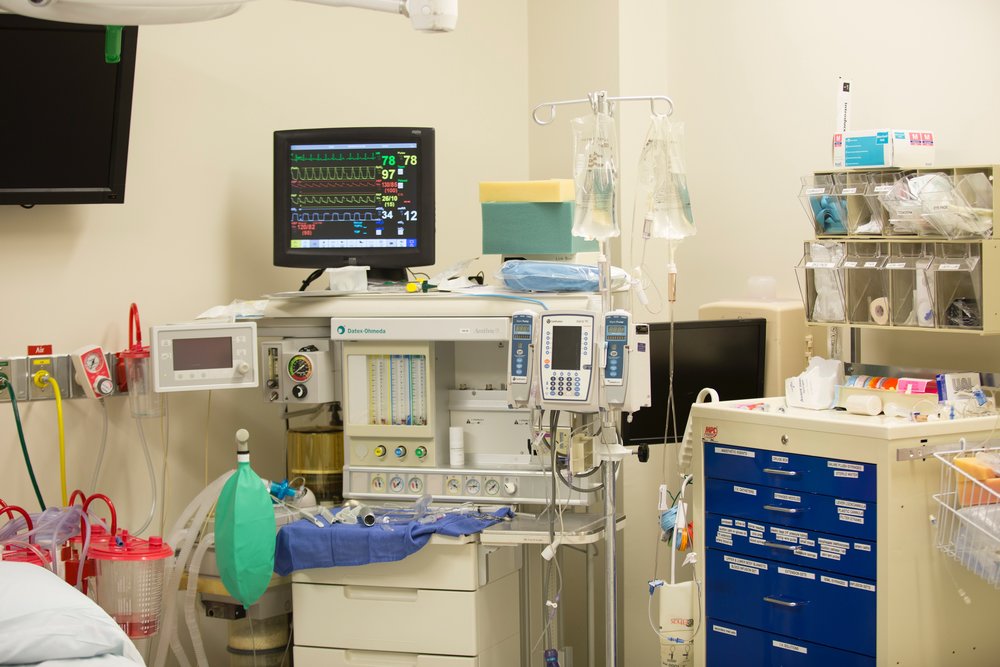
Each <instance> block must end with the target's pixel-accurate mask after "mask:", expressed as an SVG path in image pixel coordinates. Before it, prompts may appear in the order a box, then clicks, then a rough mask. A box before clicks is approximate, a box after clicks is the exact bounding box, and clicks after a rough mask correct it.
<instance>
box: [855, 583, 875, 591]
mask: <svg viewBox="0 0 1000 667" xmlns="http://www.w3.org/2000/svg"><path fill="white" fill-rule="evenodd" d="M851 588H857V589H859V590H862V591H868V592H869V593H874V592H875V586H873V585H872V584H866V583H863V582H860V581H852V582H851Z"/></svg>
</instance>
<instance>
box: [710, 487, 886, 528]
mask: <svg viewBox="0 0 1000 667" xmlns="http://www.w3.org/2000/svg"><path fill="white" fill-rule="evenodd" d="M705 511H706V512H710V513H712V514H722V515H725V516H730V517H737V518H740V519H749V520H751V521H756V522H758V523H759V522H763V523H773V524H777V525H779V526H791V527H793V528H799V529H802V530H805V529H810V530H816V531H819V532H822V533H830V534H832V535H844V536H847V537H856V538H858V539H861V540H867V541H872V542H873V541H875V538H876V532H875V515H876V512H875V503H870V502H862V501H857V500H844V499H842V498H835V497H833V496H821V495H818V494H815V493H805V492H803V491H795V492H791V491H790V490H787V489H786V490H781V489H775V488H773V487H768V486H756V485H753V484H745V483H736V482H728V481H725V480H721V479H706V480H705Z"/></svg>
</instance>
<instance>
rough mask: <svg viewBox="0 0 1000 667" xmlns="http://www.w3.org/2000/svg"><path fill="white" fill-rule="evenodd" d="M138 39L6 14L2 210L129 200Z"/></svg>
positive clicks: (0, 115) (1, 61)
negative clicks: (107, 54) (108, 56)
mask: <svg viewBox="0 0 1000 667" xmlns="http://www.w3.org/2000/svg"><path fill="white" fill-rule="evenodd" d="M137 33H138V29H137V28H136V27H134V26H131V27H126V28H124V30H123V31H122V36H121V60H120V61H119V62H117V63H114V64H110V63H107V62H105V58H104V41H105V28H104V26H92V25H80V24H75V23H59V22H55V21H42V20H37V19H31V18H27V17H24V16H18V15H16V14H0V91H2V94H0V99H2V100H3V104H0V204H20V205H22V206H33V205H35V204H120V203H122V202H123V201H124V199H125V167H126V163H127V160H128V140H129V125H130V122H131V116H132V85H133V82H134V79H135V57H136V41H137Z"/></svg>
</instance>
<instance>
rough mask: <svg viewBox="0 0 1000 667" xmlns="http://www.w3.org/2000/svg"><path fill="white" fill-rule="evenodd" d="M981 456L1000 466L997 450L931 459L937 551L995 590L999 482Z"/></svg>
mask: <svg viewBox="0 0 1000 667" xmlns="http://www.w3.org/2000/svg"><path fill="white" fill-rule="evenodd" d="M977 454H980V457H979V458H977ZM983 455H985V457H989V456H996V457H997V459H998V460H1000V447H991V448H986V449H978V450H975V451H970V450H959V451H949V452H937V453H935V454H934V456H935V457H937V458H938V459H939V460H940V461H941V464H942V468H941V492H940V493H937V494H934V500H936V501H937V503H938V516H937V535H938V537H937V548H938V549H940V550H941V551H943V552H944V553H946V554H948V555H949V556H951V557H952V558H954V559H955V560H957V561H958V562H960V563H961V564H962V565H963V566H964V567H965V568H966V569H968V570H969V571H970V572H972V573H973V574H976V575H978V576H980V577H982V578H983V579H985V580H986V581H987V582H988V583H989V584H990V585H992V586H993V587H994V588H1000V477H998V476H996V473H994V472H993V469H992V468H991V467H990V466H989V465H988V464H987V463H985V462H984V461H983V460H982V458H983Z"/></svg>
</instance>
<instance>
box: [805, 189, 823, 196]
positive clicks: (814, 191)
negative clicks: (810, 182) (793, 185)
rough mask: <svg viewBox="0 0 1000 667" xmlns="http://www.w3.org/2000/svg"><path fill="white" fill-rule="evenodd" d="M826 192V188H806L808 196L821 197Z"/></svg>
mask: <svg viewBox="0 0 1000 667" xmlns="http://www.w3.org/2000/svg"><path fill="white" fill-rule="evenodd" d="M824 192H826V188H806V194H807V195H821V194H823V193H824Z"/></svg>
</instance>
